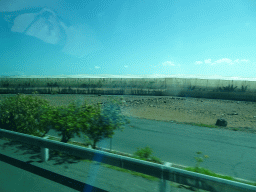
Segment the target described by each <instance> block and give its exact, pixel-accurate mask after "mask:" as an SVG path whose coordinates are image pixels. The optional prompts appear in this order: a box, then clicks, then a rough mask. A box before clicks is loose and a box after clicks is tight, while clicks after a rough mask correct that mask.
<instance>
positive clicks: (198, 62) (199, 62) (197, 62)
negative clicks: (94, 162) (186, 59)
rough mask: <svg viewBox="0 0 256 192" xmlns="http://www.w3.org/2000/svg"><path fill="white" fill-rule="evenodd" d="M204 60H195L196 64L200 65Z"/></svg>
mask: <svg viewBox="0 0 256 192" xmlns="http://www.w3.org/2000/svg"><path fill="white" fill-rule="evenodd" d="M202 63H203V62H202V61H196V62H195V65H200V64H202Z"/></svg>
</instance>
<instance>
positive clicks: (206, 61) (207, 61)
mask: <svg viewBox="0 0 256 192" xmlns="http://www.w3.org/2000/svg"><path fill="white" fill-rule="evenodd" d="M204 62H205V63H207V64H209V63H211V62H212V60H211V59H207V60H204Z"/></svg>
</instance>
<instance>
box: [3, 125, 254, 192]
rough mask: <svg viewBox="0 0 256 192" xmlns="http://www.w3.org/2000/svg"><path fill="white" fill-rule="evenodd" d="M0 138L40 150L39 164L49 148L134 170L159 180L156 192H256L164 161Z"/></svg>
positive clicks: (10, 134) (34, 139)
mask: <svg viewBox="0 0 256 192" xmlns="http://www.w3.org/2000/svg"><path fill="white" fill-rule="evenodd" d="M0 136H1V137H5V138H10V139H12V140H17V141H20V142H22V143H26V144H30V145H35V146H38V147H41V157H42V160H43V161H47V160H48V158H49V149H51V150H57V151H60V152H64V153H68V154H70V155H74V156H77V157H81V158H83V159H88V160H94V161H98V162H100V163H105V164H108V165H112V166H116V167H120V168H123V169H128V170H130V171H136V172H139V173H143V174H146V175H150V176H153V177H157V178H159V179H160V192H166V191H167V184H166V182H167V181H173V182H175V183H179V184H183V185H188V186H191V187H195V188H198V189H202V190H207V191H213V192H223V191H225V192H248V191H256V186H252V185H248V184H244V183H239V182H235V181H230V180H225V179H221V178H216V177H212V176H208V175H203V174H199V173H194V172H190V171H186V170H182V169H178V168H174V167H171V163H168V162H166V163H165V164H164V165H160V164H157V163H151V162H147V161H143V160H138V159H134V158H130V157H125V156H121V155H116V154H112V153H107V152H104V151H98V150H94V149H89V148H85V147H80V146H76V145H72V144H67V143H62V142H58V141H52V140H47V137H46V138H40V137H36V136H31V135H27V134H23V133H17V132H13V131H8V130H4V129H0ZM95 155H98V156H99V157H101V158H96V159H94V156H95ZM74 189H75V188H74Z"/></svg>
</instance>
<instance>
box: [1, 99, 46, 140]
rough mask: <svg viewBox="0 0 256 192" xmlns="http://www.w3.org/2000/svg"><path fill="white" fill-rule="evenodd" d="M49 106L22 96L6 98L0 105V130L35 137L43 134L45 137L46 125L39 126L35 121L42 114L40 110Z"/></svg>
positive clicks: (42, 101)
mask: <svg viewBox="0 0 256 192" xmlns="http://www.w3.org/2000/svg"><path fill="white" fill-rule="evenodd" d="M49 106H50V104H49V102H48V101H46V100H41V99H39V98H36V97H32V96H27V95H24V94H17V95H16V96H14V97H11V98H7V99H5V100H4V101H3V102H1V104H0V128H2V129H7V130H11V131H16V132H20V133H24V134H30V135H36V136H40V135H41V134H40V132H43V133H44V135H45V134H46V133H47V132H48V131H49V129H47V124H48V123H45V124H41V126H39V122H38V121H37V119H38V118H39V116H40V114H42V113H43V111H42V110H41V108H42V107H44V108H45V109H46V108H48V107H49Z"/></svg>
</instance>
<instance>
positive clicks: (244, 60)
mask: <svg viewBox="0 0 256 192" xmlns="http://www.w3.org/2000/svg"><path fill="white" fill-rule="evenodd" d="M240 61H242V62H250V61H249V60H248V59H242V60H240Z"/></svg>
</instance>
